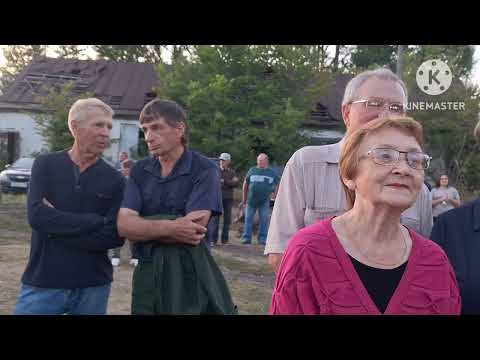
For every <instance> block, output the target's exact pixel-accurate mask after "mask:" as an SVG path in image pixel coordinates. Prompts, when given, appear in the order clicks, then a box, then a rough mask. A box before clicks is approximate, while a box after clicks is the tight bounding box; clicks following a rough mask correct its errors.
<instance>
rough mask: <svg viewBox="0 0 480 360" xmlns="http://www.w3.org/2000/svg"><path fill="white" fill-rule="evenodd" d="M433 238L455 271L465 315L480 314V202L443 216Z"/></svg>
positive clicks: (477, 201) (432, 235) (433, 233)
mask: <svg viewBox="0 0 480 360" xmlns="http://www.w3.org/2000/svg"><path fill="white" fill-rule="evenodd" d="M430 238H431V239H432V240H433V241H435V242H436V243H437V244H439V245H440V246H441V247H442V248H443V250H445V252H446V253H447V256H448V258H449V260H450V262H451V263H452V266H453V268H454V270H455V274H456V276H457V281H458V285H459V287H460V294H461V297H462V314H480V198H478V199H477V200H475V201H473V202H470V203H467V204H464V205H462V206H460V207H458V208H456V209H452V210H450V211H447V212H444V213H443V214H440V215H439V216H438V218H437V220H436V221H435V224H434V226H433V229H432V234H431V235H430Z"/></svg>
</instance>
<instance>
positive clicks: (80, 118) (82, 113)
mask: <svg viewBox="0 0 480 360" xmlns="http://www.w3.org/2000/svg"><path fill="white" fill-rule="evenodd" d="M98 110H100V111H101V112H103V113H104V114H105V115H108V116H110V117H113V114H114V111H113V109H112V108H111V107H110V106H108V105H107V104H105V103H104V102H103V101H102V100H99V99H96V98H87V99H79V100H77V101H75V102H74V103H73V105H72V107H71V108H70V111H69V112H68V128H69V129H70V132H71V133H72V134H73V131H72V121H73V120H75V121H76V122H78V123H82V122H85V121H86V120H87V119H88V118H89V116H91V114H92V112H94V111H98Z"/></svg>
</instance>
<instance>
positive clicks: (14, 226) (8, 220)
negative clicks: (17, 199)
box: [0, 214, 32, 233]
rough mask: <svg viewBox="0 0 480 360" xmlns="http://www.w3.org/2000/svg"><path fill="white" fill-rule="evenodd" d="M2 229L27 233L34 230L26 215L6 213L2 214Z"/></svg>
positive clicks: (0, 221) (0, 224) (0, 220)
mask: <svg viewBox="0 0 480 360" xmlns="http://www.w3.org/2000/svg"><path fill="white" fill-rule="evenodd" d="M0 229H2V230H10V231H19V232H25V233H30V232H31V231H32V228H31V227H30V224H29V223H28V221H27V219H26V217H25V216H21V217H14V216H12V215H5V214H0Z"/></svg>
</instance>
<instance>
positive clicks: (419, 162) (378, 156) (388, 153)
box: [366, 148, 432, 170]
mask: <svg viewBox="0 0 480 360" xmlns="http://www.w3.org/2000/svg"><path fill="white" fill-rule="evenodd" d="M400 154H405V159H406V161H407V164H408V166H410V167H411V168H412V169H416V170H426V169H428V167H429V166H430V160H431V159H432V158H431V157H430V156H428V155H427V154H424V153H422V152H418V151H398V150H395V149H383V148H379V149H372V150H370V151H368V152H367V154H366V155H367V156H369V157H371V158H372V159H373V161H374V162H375V163H376V164H378V165H394V164H396V163H397V162H398V161H399V160H400Z"/></svg>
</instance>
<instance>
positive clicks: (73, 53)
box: [55, 45, 85, 59]
mask: <svg viewBox="0 0 480 360" xmlns="http://www.w3.org/2000/svg"><path fill="white" fill-rule="evenodd" d="M84 53H85V48H83V47H82V46H81V45H58V46H57V47H56V49H55V54H56V55H57V56H58V57H61V58H67V59H71V58H73V59H78V58H79V57H80V56H82V55H84Z"/></svg>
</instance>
